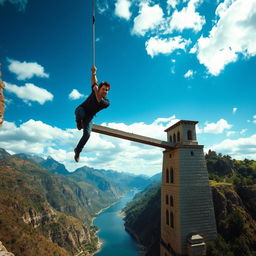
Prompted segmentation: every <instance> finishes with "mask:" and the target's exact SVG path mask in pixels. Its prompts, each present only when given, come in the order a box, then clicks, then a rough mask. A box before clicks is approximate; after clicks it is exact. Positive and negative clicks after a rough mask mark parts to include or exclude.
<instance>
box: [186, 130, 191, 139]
mask: <svg viewBox="0 0 256 256" xmlns="http://www.w3.org/2000/svg"><path fill="white" fill-rule="evenodd" d="M187 135H188V140H192V131H191V130H188V132H187Z"/></svg>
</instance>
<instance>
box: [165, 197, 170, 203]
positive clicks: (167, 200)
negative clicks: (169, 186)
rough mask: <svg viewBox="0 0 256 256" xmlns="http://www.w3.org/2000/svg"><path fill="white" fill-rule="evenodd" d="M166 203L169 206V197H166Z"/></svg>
mask: <svg viewBox="0 0 256 256" xmlns="http://www.w3.org/2000/svg"><path fill="white" fill-rule="evenodd" d="M165 203H166V204H169V197H168V195H166V196H165Z"/></svg>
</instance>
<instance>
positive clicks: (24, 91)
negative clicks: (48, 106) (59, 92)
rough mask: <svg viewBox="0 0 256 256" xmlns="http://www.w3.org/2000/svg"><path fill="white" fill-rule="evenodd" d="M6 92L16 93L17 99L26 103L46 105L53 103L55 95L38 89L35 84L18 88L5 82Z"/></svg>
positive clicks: (27, 84)
mask: <svg viewBox="0 0 256 256" xmlns="http://www.w3.org/2000/svg"><path fill="white" fill-rule="evenodd" d="M5 85H6V88H5V89H6V90H7V91H9V92H11V93H14V94H15V95H16V96H17V97H19V98H21V99H22V100H23V101H24V102H25V103H28V104H29V103H30V101H36V102H38V103H39V104H41V105H42V104H44V103H45V102H46V101H52V100H53V95H52V94H51V93H50V92H48V91H47V90H45V89H43V88H40V87H37V86H35V85H34V84H31V83H26V84H25V86H17V85H15V84H9V83H7V82H5Z"/></svg>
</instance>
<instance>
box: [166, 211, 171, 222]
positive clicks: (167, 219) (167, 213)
mask: <svg viewBox="0 0 256 256" xmlns="http://www.w3.org/2000/svg"><path fill="white" fill-rule="evenodd" d="M170 216H171V215H170ZM169 224H170V220H169V211H168V210H166V225H169Z"/></svg>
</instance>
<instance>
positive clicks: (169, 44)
mask: <svg viewBox="0 0 256 256" xmlns="http://www.w3.org/2000/svg"><path fill="white" fill-rule="evenodd" d="M189 44H190V40H186V39H184V38H182V37H181V36H176V37H171V38H164V39H161V38H159V37H157V36H156V37H151V38H150V39H149V40H148V41H147V42H146V43H145V45H146V51H147V53H148V55H150V56H151V57H152V58H153V57H154V56H156V55H158V54H171V53H172V52H174V51H175V50H177V49H182V50H185V48H186V47H187V46H188V45H189Z"/></svg>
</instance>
